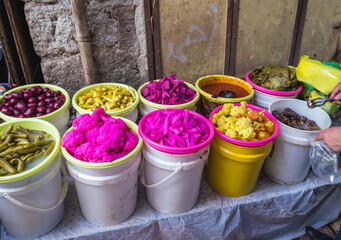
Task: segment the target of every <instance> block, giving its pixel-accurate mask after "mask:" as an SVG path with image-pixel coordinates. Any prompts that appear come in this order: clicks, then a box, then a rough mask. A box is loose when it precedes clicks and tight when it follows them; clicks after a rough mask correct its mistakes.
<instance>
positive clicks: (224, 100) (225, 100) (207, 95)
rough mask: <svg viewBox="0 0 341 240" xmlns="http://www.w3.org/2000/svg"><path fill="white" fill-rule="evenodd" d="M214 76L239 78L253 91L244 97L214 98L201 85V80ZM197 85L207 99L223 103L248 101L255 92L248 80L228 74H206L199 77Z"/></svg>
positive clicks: (238, 79)
mask: <svg viewBox="0 0 341 240" xmlns="http://www.w3.org/2000/svg"><path fill="white" fill-rule="evenodd" d="M212 77H226V78H231V79H234V80H237V81H242V82H243V83H244V84H245V85H247V86H248V87H249V88H250V90H251V93H250V94H249V95H247V96H245V97H242V98H223V97H217V98H212V97H211V94H209V93H207V92H205V91H204V90H202V89H201V87H200V86H199V85H200V82H201V81H203V80H204V79H207V78H212ZM195 86H196V88H197V89H198V91H199V92H200V95H201V96H203V97H204V98H206V99H208V100H210V101H213V102H216V103H222V104H224V103H234V102H241V101H247V100H249V99H251V98H252V97H253V96H254V94H255V92H254V89H253V87H252V86H251V84H249V83H247V82H246V81H244V80H242V79H240V78H237V77H233V76H228V75H219V74H214V75H206V76H203V77H201V78H199V79H198V80H197V81H196V82H195Z"/></svg>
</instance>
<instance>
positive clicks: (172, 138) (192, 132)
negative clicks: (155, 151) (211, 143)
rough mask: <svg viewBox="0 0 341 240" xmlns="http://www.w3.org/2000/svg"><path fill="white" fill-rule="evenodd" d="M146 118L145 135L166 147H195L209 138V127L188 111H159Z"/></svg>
mask: <svg viewBox="0 0 341 240" xmlns="http://www.w3.org/2000/svg"><path fill="white" fill-rule="evenodd" d="M145 118H146V119H145V121H144V123H143V126H142V129H143V130H142V131H143V133H144V134H146V136H147V137H148V138H150V139H151V140H152V141H154V142H156V143H158V144H161V145H164V146H170V147H180V148H183V147H193V146H195V145H198V144H200V143H202V142H204V141H205V140H206V139H208V137H209V128H208V126H207V125H206V124H205V123H204V122H203V121H202V120H201V119H199V118H198V117H196V116H195V115H193V114H191V113H190V111H189V110H186V109H164V110H162V111H160V110H159V111H155V112H152V113H149V114H148V115H146V116H145Z"/></svg>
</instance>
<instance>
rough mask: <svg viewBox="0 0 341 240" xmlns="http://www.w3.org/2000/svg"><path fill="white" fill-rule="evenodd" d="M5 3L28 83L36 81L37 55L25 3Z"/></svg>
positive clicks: (10, 0)
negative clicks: (26, 15)
mask: <svg viewBox="0 0 341 240" xmlns="http://www.w3.org/2000/svg"><path fill="white" fill-rule="evenodd" d="M4 3H5V8H6V12H7V16H8V19H9V23H10V26H11V29H12V34H13V39H14V43H15V46H16V50H17V52H18V56H19V60H20V65H21V68H22V72H23V74H24V76H25V79H26V83H34V82H35V79H34V71H35V68H36V62H37V61H36V57H37V56H36V54H35V52H34V49H33V46H32V45H31V44H32V42H31V41H30V40H31V37H30V34H29V30H28V26H27V23H26V19H25V15H24V12H23V4H24V3H23V2H21V1H12V0H4Z"/></svg>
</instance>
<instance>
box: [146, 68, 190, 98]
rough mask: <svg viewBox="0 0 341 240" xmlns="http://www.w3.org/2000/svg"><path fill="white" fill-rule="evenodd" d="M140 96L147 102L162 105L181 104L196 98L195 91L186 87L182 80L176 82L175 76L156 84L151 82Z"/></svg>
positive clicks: (165, 78)
mask: <svg viewBox="0 0 341 240" xmlns="http://www.w3.org/2000/svg"><path fill="white" fill-rule="evenodd" d="M141 94H142V96H143V97H144V98H145V99H147V100H148V101H151V102H153V103H158V104H164V105H178V104H183V103H187V102H189V101H192V100H193V99H194V98H195V97H196V91H195V90H194V89H192V88H190V87H188V86H187V85H186V84H185V82H184V81H183V80H176V75H175V74H173V75H171V76H170V77H167V76H165V77H164V78H162V79H160V81H158V82H156V81H154V80H151V81H150V82H149V83H148V84H146V86H145V88H144V89H143V90H142V91H141Z"/></svg>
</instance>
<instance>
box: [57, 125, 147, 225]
mask: <svg viewBox="0 0 341 240" xmlns="http://www.w3.org/2000/svg"><path fill="white" fill-rule="evenodd" d="M122 120H123V121H124V122H125V123H126V124H127V126H128V128H129V129H130V130H131V131H132V132H133V133H135V134H136V135H137V136H138V138H139V141H138V144H137V146H136V147H135V149H134V150H133V151H132V152H130V153H128V154H127V155H125V156H124V157H122V158H119V159H116V160H115V161H112V162H101V163H93V162H84V161H81V160H78V159H76V158H74V157H72V156H71V155H70V154H69V153H68V152H67V150H66V149H65V148H63V147H62V154H63V155H64V157H65V158H66V160H67V168H68V171H69V173H70V175H71V176H72V177H73V178H74V181H75V186H76V191H77V195H78V201H79V204H80V208H81V211H82V214H83V216H84V217H85V219H86V220H87V221H88V222H90V223H92V224H94V225H100V226H110V225H116V224H119V223H121V222H123V221H124V220H126V219H127V218H129V217H130V216H131V215H132V214H133V212H134V211H135V208H136V202H137V181H138V177H137V175H138V167H139V165H140V162H141V147H142V138H141V137H140V136H139V135H138V131H137V125H136V124H135V123H134V122H132V121H130V120H128V119H124V118H122ZM71 130H72V128H70V129H69V130H68V131H71Z"/></svg>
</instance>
